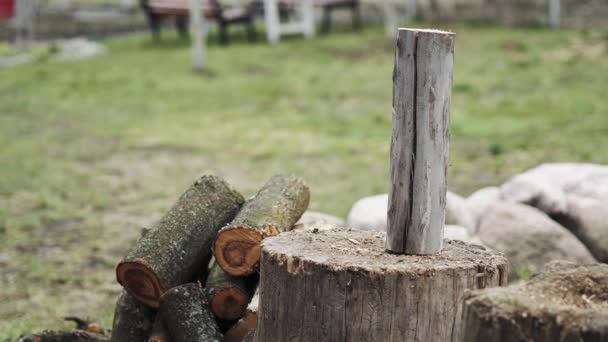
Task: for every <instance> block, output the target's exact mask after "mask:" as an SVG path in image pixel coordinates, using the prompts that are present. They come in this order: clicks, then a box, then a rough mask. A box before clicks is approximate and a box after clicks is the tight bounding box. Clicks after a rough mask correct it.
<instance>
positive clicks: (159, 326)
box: [148, 315, 171, 342]
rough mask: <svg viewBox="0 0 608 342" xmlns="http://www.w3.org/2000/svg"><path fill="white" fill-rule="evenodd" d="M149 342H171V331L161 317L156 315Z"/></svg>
mask: <svg viewBox="0 0 608 342" xmlns="http://www.w3.org/2000/svg"><path fill="white" fill-rule="evenodd" d="M148 342H171V338H170V337H169V331H168V330H167V327H166V326H165V322H163V318H162V317H161V315H156V319H155V320H154V326H153V327H152V332H151V333H150V337H148Z"/></svg>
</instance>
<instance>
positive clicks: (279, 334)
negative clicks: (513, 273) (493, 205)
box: [255, 228, 507, 342]
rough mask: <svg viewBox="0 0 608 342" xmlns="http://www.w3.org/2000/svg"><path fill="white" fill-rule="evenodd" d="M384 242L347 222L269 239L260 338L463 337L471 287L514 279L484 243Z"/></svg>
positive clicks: (264, 253)
mask: <svg viewBox="0 0 608 342" xmlns="http://www.w3.org/2000/svg"><path fill="white" fill-rule="evenodd" d="M384 242H385V234H384V233H380V232H363V231H353V230H350V229H347V228H335V229H330V230H324V231H315V230H312V231H310V230H307V231H291V232H288V233H284V234H281V235H279V236H277V237H272V238H269V239H267V240H265V241H264V244H263V249H262V258H261V275H260V277H261V278H260V285H259V286H260V287H259V288H260V304H259V312H258V324H257V329H256V334H255V341H302V342H304V341H428V342H432V341H440V342H444V341H456V339H457V338H458V336H459V333H460V328H461V318H462V300H463V298H464V292H465V290H468V289H479V288H485V287H491V286H501V285H504V284H506V282H507V279H506V275H507V272H506V267H507V266H506V265H507V260H506V259H505V258H504V257H503V256H502V255H501V254H500V253H497V252H494V251H490V250H487V249H485V248H484V247H481V246H476V245H469V244H466V243H464V242H460V241H449V240H447V241H446V242H445V245H444V248H443V250H442V251H441V252H439V253H437V254H435V255H425V256H422V255H397V254H391V253H388V252H386V251H385V248H384Z"/></svg>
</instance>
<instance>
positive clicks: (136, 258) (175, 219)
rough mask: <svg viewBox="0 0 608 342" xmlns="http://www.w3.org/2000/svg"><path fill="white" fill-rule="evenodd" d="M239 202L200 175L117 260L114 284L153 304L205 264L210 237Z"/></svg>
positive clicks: (219, 181)
mask: <svg viewBox="0 0 608 342" xmlns="http://www.w3.org/2000/svg"><path fill="white" fill-rule="evenodd" d="M243 202H244V199H243V196H241V195H240V194H239V193H238V192H236V191H235V190H233V189H232V188H231V187H230V186H229V185H228V184H227V183H226V182H224V181H223V180H222V179H220V178H218V177H215V176H209V175H207V176H203V177H201V178H200V179H199V180H197V181H196V182H195V183H194V185H192V186H191V187H190V188H189V189H188V190H187V191H186V192H185V193H184V194H183V195H182V196H181V197H180V198H179V200H178V201H177V203H176V204H175V205H174V206H173V207H172V208H171V210H169V212H168V213H167V214H165V216H163V218H162V219H161V220H160V222H159V223H158V224H157V225H156V226H155V227H153V228H152V229H151V230H150V231H149V232H147V233H146V234H145V235H144V236H142V238H141V239H139V241H138V242H137V244H136V245H135V246H134V247H133V248H132V249H131V250H130V251H129V253H128V254H127V256H126V257H125V258H124V259H123V261H122V262H121V263H119V264H118V267H117V268H116V278H117V279H118V282H119V283H120V284H121V285H122V286H123V287H124V288H125V289H126V290H127V291H128V292H129V293H130V294H131V295H132V296H133V297H134V298H136V299H137V300H139V301H140V302H142V303H144V304H146V305H148V306H150V307H153V308H157V307H158V301H159V298H160V296H161V295H162V294H163V293H165V291H167V290H168V289H170V288H172V287H175V286H177V285H180V284H184V283H186V282H188V281H191V280H193V279H194V277H195V276H196V274H197V273H199V272H200V270H201V269H203V267H204V266H205V265H207V263H208V262H209V260H210V259H211V256H212V252H211V245H212V244H213V240H214V238H215V235H216V234H217V232H218V230H219V229H220V228H221V227H222V226H224V225H225V224H226V223H228V222H230V220H232V219H233V218H234V216H235V215H236V213H237V212H238V210H239V208H240V207H241V205H242V203H243Z"/></svg>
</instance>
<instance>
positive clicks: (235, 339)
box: [224, 287, 260, 342]
mask: <svg viewBox="0 0 608 342" xmlns="http://www.w3.org/2000/svg"><path fill="white" fill-rule="evenodd" d="M259 301H260V295H259V287H258V288H257V289H256V290H255V295H254V296H253V298H252V299H251V302H250V303H249V305H248V306H247V313H246V314H245V317H243V318H241V319H240V320H239V321H238V322H237V323H236V324H235V325H234V326H233V327H232V328H231V329H230V330H228V332H226V335H224V342H244V341H247V340H248V338H249V339H250V340H251V341H253V336H254V335H255V327H256V325H257V322H258V306H259Z"/></svg>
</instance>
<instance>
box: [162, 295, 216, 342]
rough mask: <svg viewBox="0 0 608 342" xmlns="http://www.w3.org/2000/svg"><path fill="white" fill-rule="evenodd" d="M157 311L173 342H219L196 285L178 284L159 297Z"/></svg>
mask: <svg viewBox="0 0 608 342" xmlns="http://www.w3.org/2000/svg"><path fill="white" fill-rule="evenodd" d="M159 314H160V315H161V317H162V319H163V322H165V326H166V327H167V330H169V335H170V336H171V340H172V341H173V342H220V341H222V334H221V333H220V330H219V327H218V325H217V323H216V322H215V319H214V318H213V314H212V313H211V310H209V306H208V302H207V298H206V296H205V295H204V294H203V290H202V289H201V288H200V286H198V284H194V283H190V284H185V285H180V286H177V287H174V288H172V289H171V290H169V291H167V292H166V293H165V294H164V295H163V296H162V297H161V300H160V309H159Z"/></svg>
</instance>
